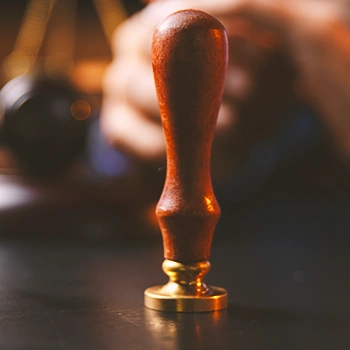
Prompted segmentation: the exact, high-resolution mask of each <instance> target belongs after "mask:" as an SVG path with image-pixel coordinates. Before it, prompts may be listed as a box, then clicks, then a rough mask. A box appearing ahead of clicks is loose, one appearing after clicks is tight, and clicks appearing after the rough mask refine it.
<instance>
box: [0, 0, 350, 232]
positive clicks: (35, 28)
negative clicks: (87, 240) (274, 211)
mask: <svg viewBox="0 0 350 350" xmlns="http://www.w3.org/2000/svg"><path fill="white" fill-rule="evenodd" d="M145 5H146V4H145V2H143V1H141V0H123V1H119V0H77V1H72V0H59V1H54V0H47V1H41V0H31V1H24V0H2V1H1V2H0V28H1V34H2V35H1V37H2V38H1V45H0V63H1V67H2V69H1V70H0V81H1V87H2V91H1V117H2V118H1V125H0V173H1V175H0V232H1V234H2V235H14V234H16V235H20V236H23V235H29V236H31V235H47V234H48V233H49V234H50V235H52V236H55V235H58V236H62V235H67V236H80V235H84V237H93V238H95V237H98V238H101V237H116V236H117V237H123V238H125V237H128V238H129V237H140V236H141V237H143V236H149V235H155V234H157V233H158V228H157V223H156V219H155V216H154V208H155V204H156V202H157V200H158V198H159V195H160V192H161V189H162V186H163V181H164V177H165V160H164V159H163V160H162V161H161V162H158V163H152V162H151V163H149V162H147V161H143V160H142V159H141V160H140V159H135V158H134V157H132V156H130V155H129V154H127V153H125V152H124V151H122V150H121V149H118V147H112V146H111V144H110V142H108V141H107V139H106V137H105V135H104V134H103V133H102V132H101V130H100V125H99V114H100V107H101V103H102V97H103V92H102V81H103V79H104V74H105V71H106V68H107V67H108V65H109V64H110V63H111V62H112V59H113V57H112V49H111V40H112V36H113V33H114V30H115V29H116V27H117V26H118V24H119V23H121V22H123V21H124V20H125V19H126V18H129V17H130V16H132V15H133V14H134V13H136V12H138V11H140V10H141V9H142V8H144V7H145ZM252 33H253V34H252ZM254 33H255V32H254V31H250V34H249V35H248V36H245V35H241V34H240V32H239V31H238V35H237V37H235V38H233V40H232V42H230V44H231V45H233V47H237V48H238V49H239V50H240V49H242V48H246V47H247V45H246V41H248V42H249V41H251V42H254V43H260V42H261V43H262V45H266V47H267V48H268V50H267V53H266V52H265V53H264V54H263V55H262V58H260V57H259V56H257V58H256V59H254V60H252V61H251V62H248V61H247V62H245V61H244V64H246V65H247V66H248V65H250V66H251V67H253V69H254V72H255V74H256V75H257V77H258V78H257V89H256V91H259V93H252V94H250V96H249V98H247V99H245V100H244V101H243V103H241V104H239V112H240V113H241V114H242V115H243V116H244V118H242V120H240V123H241V125H240V126H239V127H238V128H237V129H236V131H235V133H236V134H237V135H238V137H237V135H236V134H234V136H233V137H232V140H234V141H232V142H231V141H230V140H231V139H230V140H229V141H230V142H228V144H227V146H226V145H225V147H226V148H224V149H225V150H224V151H222V150H223V148H221V149H220V148H217V149H216V148H214V154H213V158H214V166H213V167H214V182H215V188H216V193H217V196H218V199H219V202H220V203H221V205H222V207H223V213H224V215H225V213H227V215H228V216H231V214H230V213H232V210H234V211H235V212H237V210H240V211H243V210H244V208H245V207H246V206H249V205H251V203H254V201H255V200H256V199H257V198H261V197H262V196H263V197H264V196H269V195H270V194H271V193H280V192H281V191H282V192H283V193H285V194H286V196H289V195H290V194H293V193H295V191H298V193H308V192H310V191H313V192H314V193H319V192H320V191H322V193H328V194H331V195H334V194H335V193H336V194H337V195H338V194H341V195H344V193H345V194H346V193H348V189H349V185H348V183H349V181H348V175H349V169H348V166H347V165H346V164H344V163H343V162H341V161H340V160H339V157H338V156H337V155H336V153H335V152H334V149H333V148H332V147H330V146H329V145H330V144H329V142H328V139H327V136H326V134H325V131H324V129H323V126H322V125H321V124H320V123H319V121H318V117H317V112H316V111H315V110H314V109H313V108H312V106H309V105H307V104H303V103H301V102H300V101H298V98H297V97H296V93H295V91H293V90H292V85H293V82H294V80H295V78H296V74H295V70H294V67H293V63H292V62H291V61H290V59H289V57H288V55H287V54H286V52H285V50H284V48H283V46H281V45H280V44H275V41H274V39H273V36H272V37H271V35H270V34H268V35H265V36H264V35H262V34H261V35H260V36H259V35H256V33H255V34H254ZM254 35H255V37H254ZM242 38H243V39H244V40H243V39H242ZM235 57H239V56H234V58H233V59H235ZM114 78H115V79H117V78H118V77H114ZM281 87H282V88H281ZM256 116H258V117H259V118H257V117H256ZM271 126H272V127H271ZM237 130H238V131H237ZM251 140H254V142H251ZM242 145H243V147H242ZM238 153H239V156H240V155H242V159H243V158H244V161H243V160H242V159H240V158H239V156H238V157H236V155H237V154H238ZM223 155H225V156H224V157H223ZM231 158H232V159H234V158H237V159H238V161H237V162H238V163H237V164H238V165H237V164H236V163H235V162H234V161H233V160H232V164H235V166H234V167H233V168H234V169H232V167H231V166H230V164H231ZM217 159H219V160H220V161H221V163H220V161H219V162H218V163H215V162H216V160H217ZM228 165H229V166H228ZM226 168H228V169H227V171H226V172H225V174H224V175H222V174H219V176H218V179H219V180H216V177H215V170H218V169H219V170H222V169H225V170H226ZM216 172H217V171H216ZM232 208H233V209H232ZM242 208H243V209H242ZM237 215H238V214H237Z"/></svg>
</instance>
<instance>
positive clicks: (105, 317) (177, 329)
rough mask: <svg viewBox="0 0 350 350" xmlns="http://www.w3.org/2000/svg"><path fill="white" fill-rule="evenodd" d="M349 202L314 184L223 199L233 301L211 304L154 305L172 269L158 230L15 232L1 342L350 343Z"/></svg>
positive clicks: (8, 243) (5, 276)
mask: <svg viewBox="0 0 350 350" xmlns="http://www.w3.org/2000/svg"><path fill="white" fill-rule="evenodd" d="M349 213H350V206H349V205H348V199H347V198H346V197H344V198H341V196H339V195H338V196H327V195H319V194H312V193H308V194H305V193H304V194H297V193H289V194H287V193H282V194H281V193H279V194H278V193H277V194H274V195H271V194H269V195H266V196H262V197H260V199H257V200H255V201H251V202H250V204H249V205H246V206H240V209H238V210H237V208H236V209H234V208H231V207H229V206H224V207H223V218H222V220H221V222H220V225H219V227H218V230H217V232H216V237H215V242H214V245H213V249H212V258H211V262H212V271H211V272H210V274H209V275H208V277H207V282H209V283H210V284H213V285H219V286H222V287H225V288H227V289H228V291H229V301H230V302H229V307H228V309H227V310H224V311H220V312H215V313H203V314H176V313H165V312H157V311H153V310H149V309H145V308H144V306H143V291H144V289H145V288H147V287H149V286H152V285H155V284H161V283H164V282H165V279H166V278H165V275H163V273H162V271H161V267H160V265H161V262H162V247H161V242H160V240H157V239H154V238H150V239H143V240H142V239H140V240H126V239H116V240H113V241H108V242H107V241H104V242H102V241H101V240H98V239H96V240H89V241H88V242H87V241H85V240H84V239H83V236H81V235H80V236H78V238H75V239H68V238H67V237H65V238H64V239H59V238H55V239H54V238H53V237H52V236H51V237H50V236H47V237H46V238H44V237H42V238H35V239H34V238H30V237H27V238H26V239H23V237H21V238H20V239H19V238H17V239H15V238H13V239H9V238H8V237H7V238H6V240H5V239H2V240H1V241H0V348H1V349H35V350H38V349H45V350H46V349H212V348H215V349H230V350H231V349H237V350H251V349H259V350H260V349H268V350H271V349H278V350H279V349H283V350H287V349H291V350H302V349H305V350H312V349H317V350H319V349H329V350H336V349H344V350H345V349H349V348H350V318H349V316H350V298H349V296H350V279H349V265H350V254H349V247H350V244H349V243H350V230H349V229H350V227H349V226H350V220H349V218H350V216H349ZM82 227H83V225H82ZM116 230H118V227H116Z"/></svg>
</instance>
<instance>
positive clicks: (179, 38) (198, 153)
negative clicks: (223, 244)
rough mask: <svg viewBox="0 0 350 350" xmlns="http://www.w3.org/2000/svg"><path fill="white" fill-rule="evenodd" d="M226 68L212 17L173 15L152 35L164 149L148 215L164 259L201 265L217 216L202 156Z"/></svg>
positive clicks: (222, 34) (219, 29)
mask: <svg viewBox="0 0 350 350" xmlns="http://www.w3.org/2000/svg"><path fill="white" fill-rule="evenodd" d="M227 62H228V45H227V34H226V30H225V28H224V27H223V25H222V24H221V23H220V22H219V21H218V20H217V19H215V18H214V17H212V16H210V15H208V14H206V13H204V12H201V11H195V10H185V11H180V12H177V13H174V14H172V15H170V16H169V17H167V18H166V19H165V20H164V21H163V22H161V23H160V24H159V25H158V27H157V29H156V31H155V34H154V37H153V45H152V65H153V71H154V77H155V83H156V89H157V94H158V101H159V107H160V113H161V120H162V123H163V128H164V133H165V138H166V148H167V175H166V181H165V185H164V190H163V193H162V195H161V198H160V200H159V202H158V205H157V209H156V215H157V218H158V221H159V225H160V228H161V230H162V236H163V242H164V257H165V258H166V259H170V260H175V261H178V262H181V263H185V264H188V263H194V262H199V261H206V260H208V259H209V255H210V248H211V242H212V237H213V233H214V230H215V226H216V224H217V221H218V219H219V216H220V207H219V205H218V203H217V201H216V198H215V195H214V192H213V188H212V182H211V175H210V153H211V145H212V140H213V136H214V130H215V125H216V120H217V115H218V111H219V108H220V103H221V98H222V94H223V89H224V83H225V76H226V70H227Z"/></svg>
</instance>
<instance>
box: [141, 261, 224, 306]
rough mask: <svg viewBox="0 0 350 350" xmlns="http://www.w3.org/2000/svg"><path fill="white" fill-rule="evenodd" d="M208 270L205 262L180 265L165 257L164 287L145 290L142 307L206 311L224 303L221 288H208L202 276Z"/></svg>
mask: <svg viewBox="0 0 350 350" xmlns="http://www.w3.org/2000/svg"><path fill="white" fill-rule="evenodd" d="M209 270H210V263H209V262H208V261H204V262H198V263H194V264H181V263H179V262H177V261H172V260H164V262H163V271H164V272H165V273H166V274H167V275H168V276H169V282H168V283H167V284H166V285H164V286H156V287H151V288H148V289H146V291H145V306H146V307H148V308H150V309H154V310H160V311H175V312H209V311H215V310H221V309H224V308H225V307H226V306H227V292H226V290H225V289H223V288H218V287H208V286H207V285H206V284H205V283H203V276H204V275H205V274H206V273H208V271H209Z"/></svg>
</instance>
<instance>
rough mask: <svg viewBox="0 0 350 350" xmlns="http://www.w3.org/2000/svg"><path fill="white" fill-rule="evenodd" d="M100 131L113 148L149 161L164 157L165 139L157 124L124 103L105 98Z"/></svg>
mask: <svg viewBox="0 0 350 350" xmlns="http://www.w3.org/2000/svg"><path fill="white" fill-rule="evenodd" d="M101 129H102V131H103V133H104V134H105V135H106V137H107V139H108V140H109V141H110V142H111V144H112V145H114V146H115V147H118V148H120V149H122V150H124V151H125V152H127V153H129V154H131V155H133V156H137V157H140V158H141V159H144V160H146V161H147V160H148V161H160V160H164V158H165V140H164V136H163V131H162V128H161V126H160V125H158V124H155V123H152V122H150V121H149V120H148V119H147V118H145V116H144V115H143V114H142V113H141V112H140V111H138V110H137V109H135V108H133V107H132V106H130V105H128V104H126V103H117V102H115V101H114V100H112V101H111V100H108V99H105V100H104V102H103V104H102V110H101Z"/></svg>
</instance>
